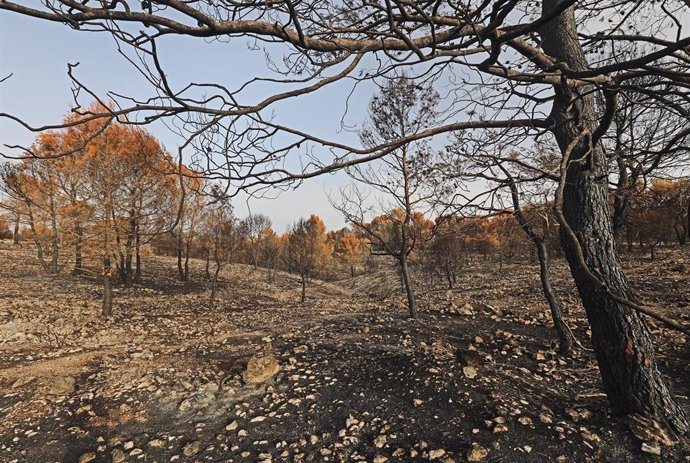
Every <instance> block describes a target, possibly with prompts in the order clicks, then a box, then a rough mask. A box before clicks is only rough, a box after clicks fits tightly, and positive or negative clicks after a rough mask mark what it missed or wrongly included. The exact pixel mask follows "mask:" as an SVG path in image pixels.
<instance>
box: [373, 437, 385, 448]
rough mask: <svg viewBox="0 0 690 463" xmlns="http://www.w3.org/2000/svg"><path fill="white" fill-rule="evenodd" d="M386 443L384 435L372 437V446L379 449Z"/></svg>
mask: <svg viewBox="0 0 690 463" xmlns="http://www.w3.org/2000/svg"><path fill="white" fill-rule="evenodd" d="M384 445H386V436H377V437H376V439H374V446H376V448H377V449H380V448H381V447H383V446H384Z"/></svg>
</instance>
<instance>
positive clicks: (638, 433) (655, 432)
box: [625, 413, 676, 445]
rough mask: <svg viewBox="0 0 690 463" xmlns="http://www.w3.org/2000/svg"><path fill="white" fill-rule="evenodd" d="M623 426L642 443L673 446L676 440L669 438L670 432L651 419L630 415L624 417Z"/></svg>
mask: <svg viewBox="0 0 690 463" xmlns="http://www.w3.org/2000/svg"><path fill="white" fill-rule="evenodd" d="M625 424H627V425H628V428H630V431H632V433H633V434H634V435H635V437H637V438H638V439H639V440H641V441H642V442H658V443H659V444H662V445H675V443H676V440H675V439H674V438H673V437H671V436H672V435H671V432H670V431H669V430H668V429H666V427H665V426H663V425H662V424H661V423H659V422H658V421H657V420H654V419H652V418H647V417H645V416H642V415H640V414H638V413H632V414H630V415H628V416H626V417H625Z"/></svg>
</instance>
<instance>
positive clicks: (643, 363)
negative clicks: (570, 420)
mask: <svg viewBox="0 0 690 463" xmlns="http://www.w3.org/2000/svg"><path fill="white" fill-rule="evenodd" d="M563 1H564V0H550V1H544V3H543V8H544V9H543V12H544V14H548V13H549V12H550V11H553V9H554V8H558V7H559V5H560V4H561V3H562V2H563ZM540 33H541V35H542V39H543V47H544V50H545V51H546V52H547V53H549V54H550V55H551V56H553V57H555V58H557V59H559V60H560V61H562V62H565V64H567V66H568V67H569V68H570V69H574V70H586V69H587V68H588V63H587V61H586V58H585V55H584V53H583V51H582V48H581V46H580V44H579V41H578V38H577V37H578V36H577V28H576V23H575V14H574V8H573V7H570V8H568V9H567V10H565V11H564V12H563V13H561V14H560V15H558V16H557V17H556V18H555V19H554V20H552V21H550V22H549V23H547V24H546V25H545V26H543V27H542V29H541V31H540ZM592 90H593V89H592V88H588V87H584V88H580V89H579V90H578V93H577V94H576V95H575V96H574V97H573V94H571V93H570V91H571V89H568V88H565V87H564V86H562V85H559V86H555V87H554V91H555V100H554V105H553V108H552V113H551V119H552V123H553V128H552V129H551V131H552V133H553V134H554V136H555V138H556V140H557V142H558V144H559V146H560V148H561V151H562V152H563V153H564V155H565V154H566V153H568V152H570V153H571V154H570V155H569V157H570V159H571V160H570V162H569V163H568V165H567V166H566V168H567V170H566V177H565V183H564V186H563V191H562V198H563V201H562V215H563V217H564V218H565V222H566V223H567V225H568V227H569V228H570V230H572V232H573V233H574V235H575V237H576V240H573V239H572V236H570V234H569V233H568V230H565V229H564V227H561V238H562V242H563V247H564V251H565V254H566V258H567V260H568V263H569V265H570V269H571V273H572V275H573V278H574V280H575V283H576V286H577V288H578V291H579V294H580V298H581V300H582V303H583V306H584V308H585V311H586V313H587V318H588V320H589V323H590V326H591V329H592V344H593V346H594V350H595V353H596V357H597V361H598V364H599V371H600V374H601V378H602V381H603V384H604V388H605V390H606V394H607V396H608V399H609V402H610V404H611V408H612V409H613V411H614V413H616V414H618V415H628V414H632V413H639V414H642V415H645V416H648V417H651V418H654V419H657V420H659V421H660V422H662V423H665V424H667V425H669V426H670V427H672V428H673V429H675V430H676V431H678V432H682V433H685V432H687V431H688V430H689V429H690V423H689V422H688V418H687V416H686V414H685V411H684V410H683V409H682V408H681V407H680V405H679V404H678V403H677V402H676V400H675V399H674V397H673V396H672V394H671V392H670V390H669V387H668V385H667V383H666V381H665V380H664V379H663V377H662V376H661V373H660V372H659V369H658V367H657V363H656V359H655V356H654V347H653V344H652V340H651V333H650V331H649V328H648V326H647V323H646V321H645V320H644V318H643V317H642V315H641V314H640V313H639V312H637V311H635V310H633V309H632V308H630V307H628V306H627V305H624V304H622V303H619V302H616V301H614V300H613V299H611V298H610V297H609V296H608V294H607V293H606V292H605V291H602V290H601V286H600V285H599V284H597V282H595V281H593V280H592V279H591V278H590V276H589V274H591V273H593V274H595V275H597V276H598V278H599V279H600V281H601V283H603V284H604V285H605V287H606V288H607V289H608V291H610V292H611V293H613V294H616V295H618V296H619V297H623V298H626V299H628V300H631V299H633V298H634V294H633V291H632V289H631V287H630V285H629V283H628V280H627V278H626V277H625V275H624V273H623V270H622V266H621V262H620V259H619V256H618V253H617V249H616V244H615V239H614V236H613V228H612V225H611V217H610V215H609V206H608V184H607V180H608V159H607V158H606V156H605V154H604V153H603V151H602V149H601V147H600V146H599V145H598V144H595V145H594V146H591V144H590V143H588V138H589V137H591V134H596V133H598V131H597V128H598V123H599V121H598V120H597V114H596V112H595V108H596V106H595V101H594V96H593V92H592ZM583 133H584V134H589V135H588V136H584V137H582V134H583ZM578 140H580V141H579V143H577V144H575V142H577V141H578ZM571 148H574V149H572V150H571ZM580 250H581V254H580ZM580 256H582V257H583V258H584V262H582V259H581V257H580ZM583 264H584V265H586V266H587V267H588V268H589V272H588V271H587V270H586V269H585V268H583Z"/></svg>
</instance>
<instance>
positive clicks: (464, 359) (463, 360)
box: [456, 349, 484, 367]
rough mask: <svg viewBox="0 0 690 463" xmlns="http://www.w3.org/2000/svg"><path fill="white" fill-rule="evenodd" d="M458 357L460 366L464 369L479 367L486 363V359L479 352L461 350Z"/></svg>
mask: <svg viewBox="0 0 690 463" xmlns="http://www.w3.org/2000/svg"><path fill="white" fill-rule="evenodd" d="M456 356H457V359H458V362H460V365H462V366H464V367H478V366H480V365H482V364H483V363H484V358H483V357H482V356H481V354H480V353H479V352H478V351H477V350H473V349H459V350H458V352H457V354H456Z"/></svg>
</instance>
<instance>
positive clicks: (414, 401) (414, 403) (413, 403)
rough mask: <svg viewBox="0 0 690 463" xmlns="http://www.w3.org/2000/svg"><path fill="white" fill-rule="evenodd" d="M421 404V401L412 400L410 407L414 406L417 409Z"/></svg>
mask: <svg viewBox="0 0 690 463" xmlns="http://www.w3.org/2000/svg"><path fill="white" fill-rule="evenodd" d="M423 403H424V401H423V400H422V399H414V400H413V401H412V405H414V406H415V407H419V406H420V405H422V404H423Z"/></svg>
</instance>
